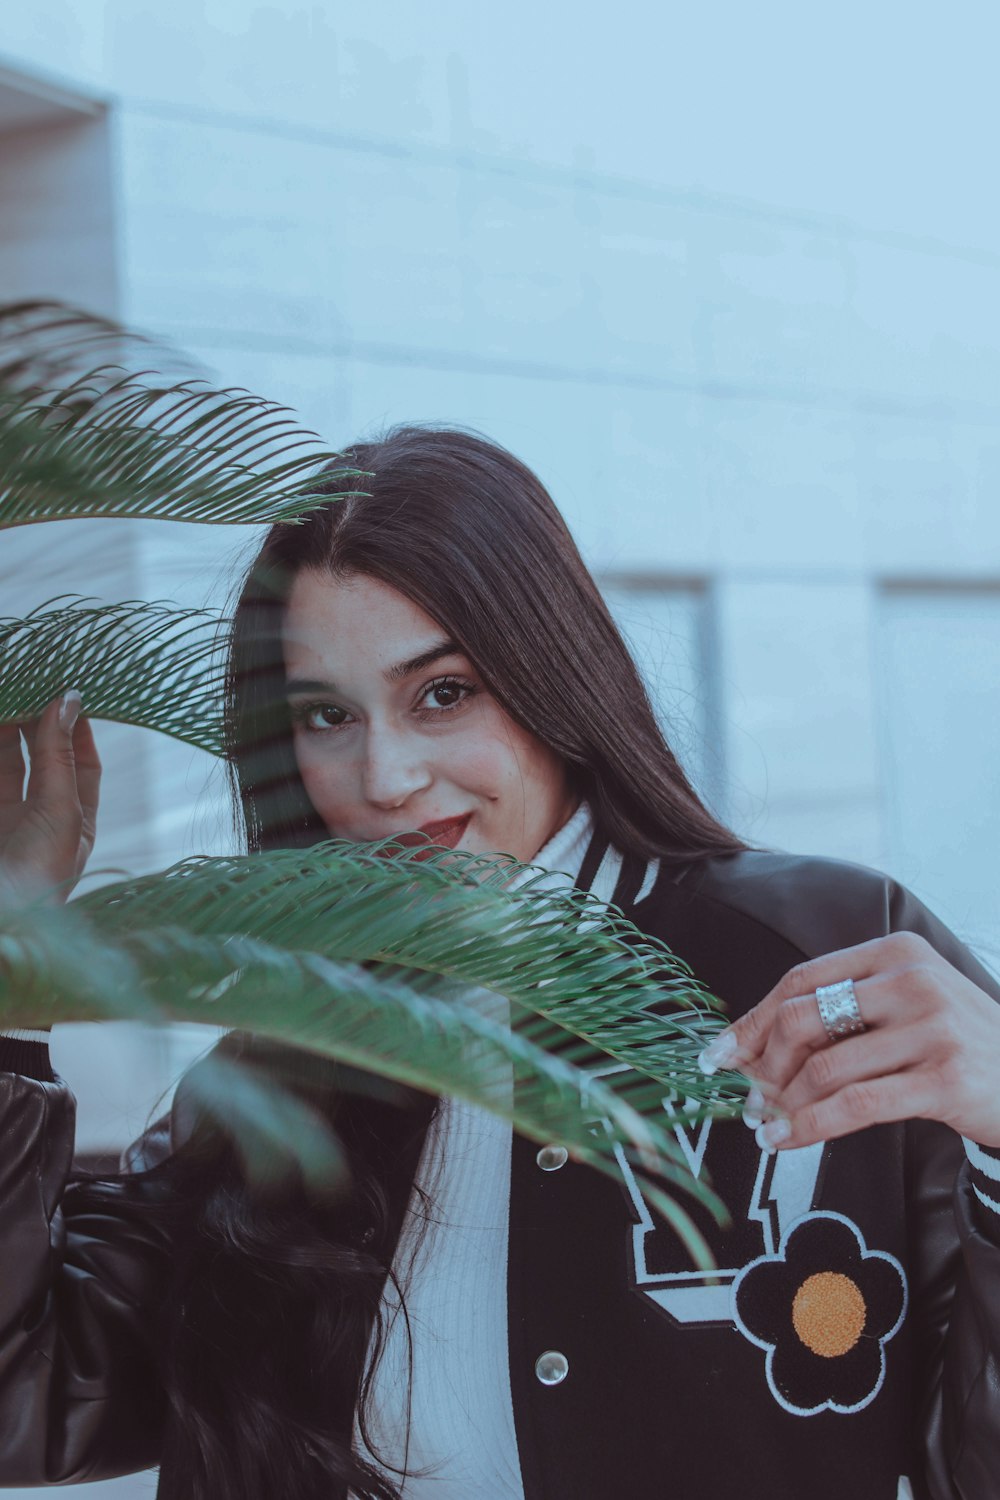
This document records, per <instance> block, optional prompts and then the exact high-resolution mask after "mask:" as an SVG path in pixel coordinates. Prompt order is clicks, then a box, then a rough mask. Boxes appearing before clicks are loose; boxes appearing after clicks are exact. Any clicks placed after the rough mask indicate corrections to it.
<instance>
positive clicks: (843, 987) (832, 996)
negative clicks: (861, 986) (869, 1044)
mask: <svg viewBox="0 0 1000 1500" xmlns="http://www.w3.org/2000/svg"><path fill="white" fill-rule="evenodd" d="M816 1004H817V1005H818V1006H819V1018H820V1020H821V1021H822V1022H823V1030H824V1031H825V1032H826V1034H827V1037H828V1038H829V1040H830V1041H831V1042H839V1041H840V1040H841V1038H842V1037H845V1036H856V1035H857V1034H858V1032H861V1031H867V1030H868V1027H867V1026H866V1025H865V1023H864V1021H863V1020H862V1019H861V1012H860V1010H859V1009H858V997H857V995H856V994H855V993H854V980H853V979H842V980H841V981H840V983H839V984H820V985H817V987H816Z"/></svg>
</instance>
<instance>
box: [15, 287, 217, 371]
mask: <svg viewBox="0 0 1000 1500" xmlns="http://www.w3.org/2000/svg"><path fill="white" fill-rule="evenodd" d="M126 351H127V352H128V353H129V354H131V355H134V356H136V357H137V358H138V357H140V351H141V353H142V354H145V355H146V358H144V359H143V360H142V363H143V364H148V363H149V358H150V357H151V356H153V355H154V351H155V359H156V363H157V364H158V365H159V366H160V367H161V368H163V367H164V366H168V367H169V368H171V369H176V370H177V371H178V373H184V374H187V375H192V374H194V373H195V370H194V367H193V365H192V363H191V361H190V360H189V359H188V358H187V357H186V356H185V355H183V354H181V353H180V352H179V351H178V350H176V349H173V348H169V347H167V346H165V345H164V344H163V343H162V341H159V340H157V341H155V343H154V341H153V340H152V339H150V338H148V337H147V336H145V335H143V334H141V333H138V332H137V331H136V330H135V329H131V328H125V327H124V326H123V325H122V324H121V323H119V322H117V321H116V320H115V319H114V318H106V317H102V316H101V315H100V314H98V313H92V312H85V311H84V310H83V309H82V308H79V307H72V306H70V305H69V304H68V303H65V302H56V301H53V300H51V299H43V298H33V299H31V300H30V301H22V302H5V303H0V387H2V388H4V389H6V390H15V389H16V390H21V391H24V390H27V389H29V388H33V389H35V390H45V389H46V388H48V387H50V386H53V385H57V384H58V385H65V384H68V383H70V382H71V381H73V380H75V379H76V378H77V377H78V376H80V375H81V374H83V373H85V372H86V371H87V370H89V369H91V368H92V367H93V365H94V364H95V362H96V363H100V364H101V365H102V366H104V367H106V366H107V365H108V362H109V361H118V360H119V359H121V357H122V355H123V354H124V353H125V352H126Z"/></svg>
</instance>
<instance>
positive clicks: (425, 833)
mask: <svg viewBox="0 0 1000 1500" xmlns="http://www.w3.org/2000/svg"><path fill="white" fill-rule="evenodd" d="M471 817H472V814H471V813H466V814H465V816H464V817H463V818H447V819H443V820H442V821H441V822H439V823H425V824H424V825H423V827H422V828H418V829H417V831H416V833H400V834H397V835H396V836H395V837H394V839H393V842H394V843H396V844H402V845H403V847H404V848H406V849H415V850H416V853H415V854H414V855H413V858H414V859H426V858H427V856H428V855H429V854H431V853H432V852H433V850H434V849H440V848H445V849H454V848H455V847H456V845H457V844H458V842H459V840H460V839H461V837H462V835H463V833H464V832H465V830H466V828H467V827H468V826H469V819H470V818H471Z"/></svg>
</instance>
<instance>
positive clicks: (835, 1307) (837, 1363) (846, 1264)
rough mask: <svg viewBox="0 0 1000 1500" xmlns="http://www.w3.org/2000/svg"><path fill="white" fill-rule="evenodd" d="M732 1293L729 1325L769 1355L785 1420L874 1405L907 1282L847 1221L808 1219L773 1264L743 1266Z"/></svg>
mask: <svg viewBox="0 0 1000 1500" xmlns="http://www.w3.org/2000/svg"><path fill="white" fill-rule="evenodd" d="M732 1292H733V1317H734V1319H735V1322H736V1326H737V1328H738V1329H739V1330H740V1332H741V1333H742V1334H744V1335H745V1336H746V1338H748V1339H749V1340H750V1342H751V1343H753V1344H756V1345H757V1346H758V1347H759V1348H761V1349H764V1350H766V1351H767V1358H766V1360H765V1371H766V1374H767V1383H768V1385H769V1386H770V1388H771V1394H772V1395H773V1396H774V1399H775V1400H776V1401H777V1402H778V1403H779V1404H780V1405H781V1406H783V1407H784V1408H785V1410H786V1411H789V1412H792V1413H794V1415H796V1416H800V1417H810V1416H813V1415H814V1414H815V1413H816V1412H820V1411H837V1412H855V1411H860V1410H861V1409H862V1408H863V1407H865V1406H867V1405H868V1404H869V1403H870V1402H871V1401H874V1399H875V1397H876V1396H877V1395H878V1393H879V1391H880V1390H881V1387H882V1382H883V1380H884V1379H885V1345H886V1343H887V1342H888V1341H889V1339H891V1338H892V1336H893V1334H895V1333H896V1332H897V1331H898V1329H899V1327H900V1324H901V1323H902V1321H903V1318H904V1316H905V1314H906V1304H907V1287H906V1277H905V1275H904V1273H903V1268H902V1266H901V1265H900V1263H899V1261H898V1260H896V1259H895V1257H894V1256H892V1255H887V1254H886V1253H885V1252H884V1251H881V1250H869V1249H868V1248H867V1246H866V1245H865V1242H864V1239H863V1237H862V1234H861V1231H860V1230H859V1229H858V1227H857V1225H855V1224H852V1223H851V1221H850V1219H846V1218H844V1216H843V1215H842V1214H836V1213H810V1214H806V1215H805V1217H804V1218H801V1219H799V1220H798V1221H797V1222H796V1223H795V1224H793V1225H792V1227H791V1229H790V1230H789V1231H788V1233H787V1234H786V1235H785V1237H784V1239H783V1240H782V1242H781V1246H780V1248H779V1250H778V1252H777V1254H776V1255H762V1256H761V1257H760V1258H759V1259H758V1260H753V1261H751V1262H750V1263H749V1264H748V1265H746V1266H744V1267H743V1269H742V1270H741V1271H740V1272H739V1273H738V1275H737V1277H736V1279H735V1281H734V1282H733V1289H732Z"/></svg>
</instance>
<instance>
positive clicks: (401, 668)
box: [285, 641, 465, 696]
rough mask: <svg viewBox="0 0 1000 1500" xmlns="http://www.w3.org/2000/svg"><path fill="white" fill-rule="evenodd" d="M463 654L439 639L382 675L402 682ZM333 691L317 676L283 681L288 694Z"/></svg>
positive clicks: (330, 686) (447, 642) (458, 647)
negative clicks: (437, 663) (443, 659)
mask: <svg viewBox="0 0 1000 1500" xmlns="http://www.w3.org/2000/svg"><path fill="white" fill-rule="evenodd" d="M464 655H465V652H464V651H463V650H462V648H461V646H459V645H457V644H456V643H455V642H454V641H439V642H438V644H437V645H436V646H430V647H428V649H427V650H426V651H421V652H420V653H419V654H418V655H417V656H411V657H409V658H408V659H407V660H406V661H398V662H396V664H395V665H394V666H392V667H386V669H385V671H384V672H383V673H382V675H383V677H384V678H385V679H386V681H387V682H402V680H403V678H404V677H409V676H411V675H412V673H414V672H423V671H425V670H426V668H427V667H432V666H433V665H434V663H435V662H436V661H441V660H442V658H443V657H446V656H464ZM335 691H336V688H335V686H334V684H333V683H332V682H322V681H320V679H319V678H312V677H290V678H289V680H288V681H287V682H286V683H285V692H286V693H287V694H288V695H289V696H291V695H292V694H293V693H332V692H335Z"/></svg>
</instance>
